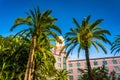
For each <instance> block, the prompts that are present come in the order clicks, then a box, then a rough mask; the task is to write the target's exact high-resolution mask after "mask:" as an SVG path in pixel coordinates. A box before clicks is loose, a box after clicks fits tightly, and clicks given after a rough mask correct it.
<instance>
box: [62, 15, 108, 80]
mask: <svg viewBox="0 0 120 80" xmlns="http://www.w3.org/2000/svg"><path fill="white" fill-rule="evenodd" d="M89 20H90V16H88V17H87V18H84V19H83V21H82V24H78V22H77V21H76V19H75V18H73V22H74V24H75V25H76V26H77V27H76V28H71V29H70V32H67V33H66V34H65V40H66V45H65V47H66V50H67V56H68V55H69V54H70V53H71V54H72V52H73V50H74V48H75V47H76V46H78V57H79V53H80V50H84V51H85V57H86V63H87V68H88V78H89V80H93V79H92V75H91V65H90V61H89V48H90V47H91V46H92V45H93V46H94V47H95V49H96V50H97V51H99V49H98V47H100V48H101V49H102V50H103V51H104V52H105V53H107V51H106V48H105V47H104V45H103V44H102V42H105V43H109V44H110V41H109V40H108V39H107V38H106V35H110V32H109V31H108V30H104V29H102V28H101V27H99V26H98V24H100V23H101V22H102V21H103V20H102V19H98V20H96V21H95V22H92V23H89ZM65 47H64V48H65ZM62 50H63V49H62Z"/></svg>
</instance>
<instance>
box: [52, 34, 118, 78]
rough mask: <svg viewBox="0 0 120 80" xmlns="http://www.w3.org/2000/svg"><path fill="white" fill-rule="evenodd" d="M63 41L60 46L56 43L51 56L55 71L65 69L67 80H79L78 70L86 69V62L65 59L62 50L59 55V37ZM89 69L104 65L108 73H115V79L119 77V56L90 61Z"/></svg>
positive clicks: (83, 60)
mask: <svg viewBox="0 0 120 80" xmlns="http://www.w3.org/2000/svg"><path fill="white" fill-rule="evenodd" d="M60 38H61V40H62V41H63V43H62V44H59V43H56V46H57V47H56V48H55V49H53V54H54V56H55V58H56V63H55V67H56V68H57V69H66V70H67V71H69V74H68V76H69V80H80V74H81V72H80V70H78V68H80V69H86V68H87V66H86V60H85V59H82V60H72V59H71V58H69V57H68V58H67V59H66V54H67V53H66V52H65V50H63V51H62V52H61V54H59V53H60V50H61V48H62V47H63V46H64V39H63V38H62V37H61V36H60ZM90 63H91V67H92V68H94V67H100V66H102V65H105V67H106V68H107V69H108V70H109V73H110V72H112V71H113V70H114V71H115V72H116V77H120V56H117V57H104V58H94V59H90Z"/></svg>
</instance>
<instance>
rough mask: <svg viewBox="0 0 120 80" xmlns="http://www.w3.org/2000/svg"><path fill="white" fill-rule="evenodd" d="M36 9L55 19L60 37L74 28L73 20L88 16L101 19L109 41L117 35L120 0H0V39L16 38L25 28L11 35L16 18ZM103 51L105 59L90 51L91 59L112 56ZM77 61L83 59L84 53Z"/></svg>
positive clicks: (119, 26)
mask: <svg viewBox="0 0 120 80" xmlns="http://www.w3.org/2000/svg"><path fill="white" fill-rule="evenodd" d="M37 5H39V6H40V9H41V12H43V11H45V10H48V9H50V10H52V14H51V15H52V16H54V17H55V18H58V21H57V22H56V24H57V25H58V26H59V27H60V28H61V30H62V32H63V34H62V35H64V34H65V33H66V32H68V31H69V29H70V28H71V27H75V25H74V24H73V21H72V18H76V19H77V21H78V22H79V23H81V21H82V19H83V18H84V17H86V16H88V15H91V21H95V20H97V19H104V21H103V22H102V23H101V24H100V26H102V27H103V28H104V29H107V30H109V31H110V32H111V34H112V36H108V38H109V39H110V40H111V41H113V39H114V37H115V35H116V34H120V31H119V30H120V24H119V21H120V20H119V19H120V0H0V35H3V36H8V35H10V34H15V33H16V32H17V31H19V30H20V29H22V28H24V27H21V28H17V29H15V30H14V31H13V32H10V31H9V29H10V27H11V26H12V25H13V23H14V20H15V19H16V18H18V17H26V14H25V12H28V11H29V9H33V8H34V7H36V6H37ZM106 48H107V50H108V54H107V55H104V53H103V52H102V51H100V53H98V54H97V52H96V51H94V49H90V50H91V51H90V52H92V54H91V55H90V57H91V58H95V57H108V56H113V54H111V53H110V49H109V48H110V46H109V45H106ZM119 55H120V54H119ZM70 56H71V55H70ZM76 56H77V55H76V51H75V55H72V56H71V57H72V58H74V59H76V58H77V57H76ZM80 58H84V54H83V53H81V57H80Z"/></svg>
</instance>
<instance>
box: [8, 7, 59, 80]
mask: <svg viewBox="0 0 120 80" xmlns="http://www.w3.org/2000/svg"><path fill="white" fill-rule="evenodd" d="M51 12H52V11H51V10H47V11H45V12H44V13H43V14H41V13H40V10H39V7H37V8H36V9H34V11H33V10H31V9H30V12H29V13H27V17H26V18H17V19H16V20H15V23H14V25H13V26H12V27H11V29H10V30H11V31H12V30H13V29H14V28H16V27H17V26H19V25H22V24H26V25H28V26H30V27H29V28H27V29H24V30H22V31H20V32H18V33H17V34H21V35H24V33H26V32H27V33H28V34H27V35H26V37H28V36H31V38H32V41H31V46H30V54H29V58H28V62H27V68H26V72H25V78H24V80H32V78H33V74H32V73H33V72H34V52H35V48H36V46H37V44H36V43H37V41H40V40H39V39H41V40H43V39H45V40H46V41H47V42H46V43H48V45H47V46H50V42H49V41H48V35H52V36H53V37H54V38H55V39H56V40H57V41H60V40H59V38H58V36H57V34H56V33H55V32H54V31H57V32H58V33H61V30H60V29H59V27H57V26H56V25H55V21H56V20H57V19H55V18H53V17H52V16H50V14H51ZM51 29H52V30H51ZM40 44H44V43H42V42H41V43H40ZM41 47H44V46H39V48H41Z"/></svg>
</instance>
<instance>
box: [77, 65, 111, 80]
mask: <svg viewBox="0 0 120 80" xmlns="http://www.w3.org/2000/svg"><path fill="white" fill-rule="evenodd" d="M79 70H81V72H82V75H81V80H88V75H87V71H88V70H87V69H85V70H82V69H79ZM91 74H92V76H93V77H94V78H93V79H94V80H109V77H108V76H107V75H108V70H107V69H106V68H105V66H101V67H97V68H92V69H91Z"/></svg>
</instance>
